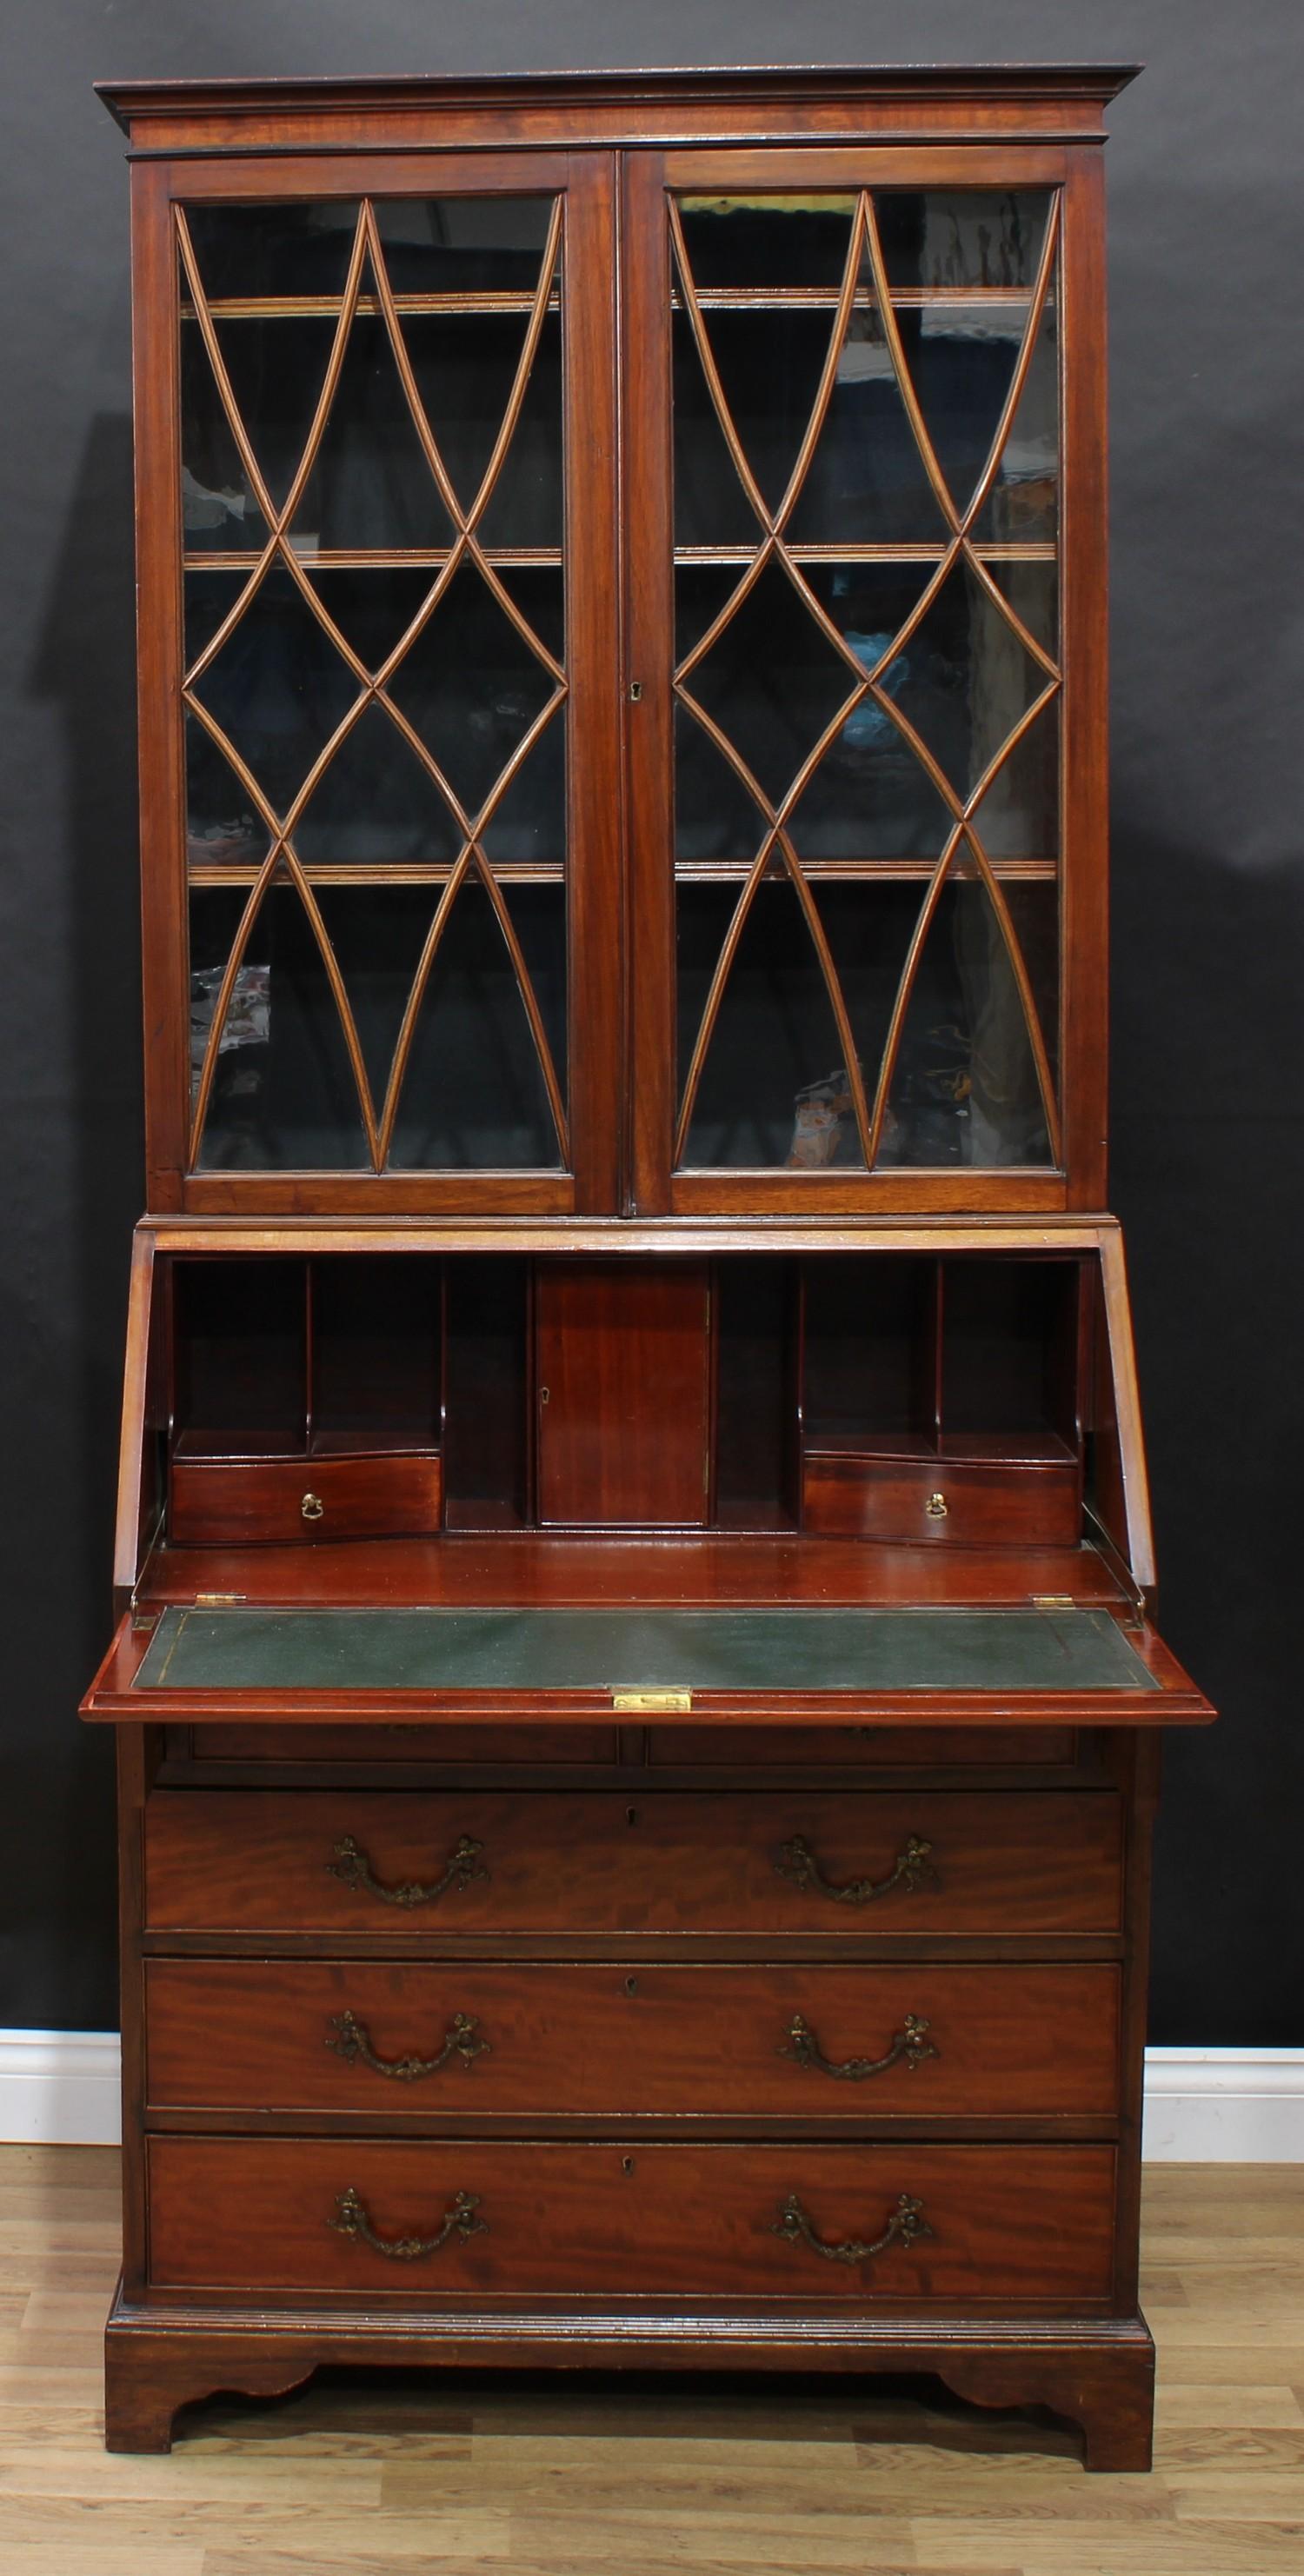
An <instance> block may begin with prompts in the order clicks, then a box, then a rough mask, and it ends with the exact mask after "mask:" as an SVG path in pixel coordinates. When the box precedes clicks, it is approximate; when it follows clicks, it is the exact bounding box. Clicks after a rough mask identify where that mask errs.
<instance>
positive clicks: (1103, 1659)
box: [134, 1606, 1161, 1692]
mask: <svg viewBox="0 0 1304 2576" xmlns="http://www.w3.org/2000/svg"><path fill="white" fill-rule="evenodd" d="M1160 1687H1161V1685H1160V1683H1159V1682H1158V1681H1157V1680H1156V1678H1155V1676H1154V1674H1153V1673H1152V1672H1150V1671H1149V1670H1148V1668H1147V1666H1146V1665H1145V1664H1144V1663H1143V1662H1142V1660H1141V1657H1140V1656H1139V1655H1138V1654H1137V1653H1136V1652H1135V1651H1134V1649H1133V1647H1132V1646H1131V1645H1130V1644H1129V1642H1128V1640H1127V1638H1126V1637H1125V1636H1124V1635H1123V1633H1122V1631H1121V1629H1120V1628H1119V1627H1118V1626H1117V1625H1116V1623H1115V1621H1114V1620H1113V1619H1112V1618H1111V1617H1110V1615H1109V1613H1108V1611H1106V1610H1091V1609H1058V1608H1057V1609H1054V1610H1041V1609H1036V1608H1032V1609H992V1610H973V1609H966V1610H952V1609H932V1608H921V1609H883V1610H879V1609H848V1608H842V1609H807V1608H784V1607H773V1608H761V1609H752V1608H731V1609H685V1610H675V1609H671V1610H666V1609H659V1608H658V1609H656V1610H648V1609H628V1610H621V1609H519V1610H518V1609H511V1610H502V1609H427V1608H408V1609H343V1608H340V1609H265V1608H252V1607H239V1606H234V1607H231V1608H223V1609H186V1608H177V1607H169V1608H168V1609H165V1610H164V1611H163V1612H162V1614H161V1616H160V1618H159V1622H158V1626H157V1628H156V1629H155V1632H154V1635H153V1637H152V1639H151V1641H150V1644H149V1647H148V1650H147V1652H146V1654H145V1656H144V1658H143V1660H142V1662H141V1664H140V1667H139V1670H138V1671H137V1673H136V1675H135V1681H134V1688H135V1689H137V1690H139V1691H142V1692H148V1691H150V1690H162V1689H165V1688H166V1689H167V1690H169V1691H184V1690H191V1691H213V1690H233V1691H237V1690H238V1691H251V1690H278V1691H282V1690H318V1691H366V1690H381V1691H388V1690H430V1691H440V1692H445V1691H458V1692H467V1691H476V1690H484V1691H539V1692H544V1691H583V1690H603V1691H613V1692H615V1691H623V1690H632V1691H658V1690H677V1691H679V1690H682V1691H697V1690H701V1691H727V1692H738V1691H763V1692H775V1691H784V1690H792V1691H903V1690H920V1691H967V1690H981V1691H986V1690H991V1691H1002V1692H1008V1691H1097V1690H1104V1691H1110V1690H1115V1691H1137V1690H1143V1691H1152V1690H1158V1689H1160Z"/></svg>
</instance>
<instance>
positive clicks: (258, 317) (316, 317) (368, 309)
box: [181, 286, 836, 322]
mask: <svg viewBox="0 0 1304 2576" xmlns="http://www.w3.org/2000/svg"><path fill="white" fill-rule="evenodd" d="M835 301H836V299H835ZM343 302H344V298H343V296H342V295H215V296H212V297H210V298H209V302H208V310H209V313H210V315H211V317H212V319H213V321H214V322H337V321H338V320H339V317H340V312H341V309H342V307H343ZM560 308H561V296H560V294H559V292H558V290H557V288H556V287H555V286H554V288H553V290H552V292H551V294H550V295H549V297H548V310H549V312H550V313H556V312H559V311H560ZM353 310H354V312H355V313H364V314H372V315H374V314H381V312H382V307H381V304H380V300H379V297H377V296H375V295H360V296H359V297H358V299H357V302H356V304H355V305H354V307H353ZM394 310H395V312H396V313H400V314H418V315H419V314H423V313H451V314H487V315H495V314H500V313H520V314H528V313H532V312H533V311H534V293H533V290H531V289H529V288H526V287H503V288H501V289H494V288H493V287H471V288H467V289H466V290H465V291H464V292H463V293H461V294H459V293H457V292H456V291H455V290H454V289H449V290H447V291H446V292H444V293H443V294H439V293H432V294H429V295H416V294H407V295H395V297H394ZM181 319H182V321H183V322H196V321H198V319H199V316H198V314H197V313H196V310H195V307H194V305H193V304H190V303H185V304H183V305H182V307H181Z"/></svg>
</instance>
